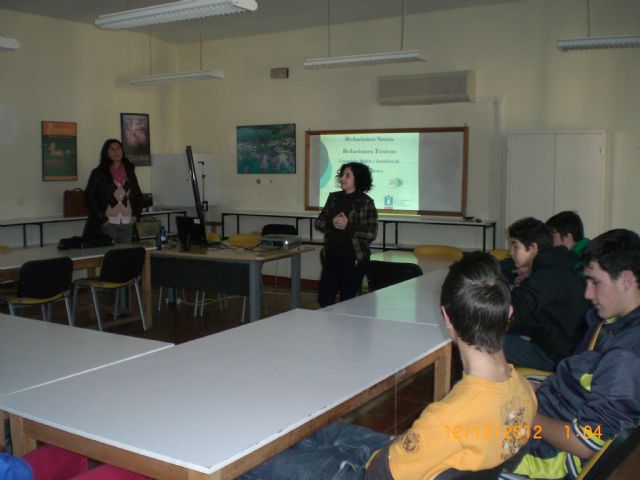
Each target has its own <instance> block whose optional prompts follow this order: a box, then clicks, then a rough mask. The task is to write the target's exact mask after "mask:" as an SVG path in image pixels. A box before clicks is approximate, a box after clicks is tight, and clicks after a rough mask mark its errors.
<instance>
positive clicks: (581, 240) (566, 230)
mask: <svg viewBox="0 0 640 480" xmlns="http://www.w3.org/2000/svg"><path fill="white" fill-rule="evenodd" d="M546 224H547V226H548V227H549V228H550V229H551V233H552V234H553V246H554V247H559V246H560V245H564V246H565V247H567V248H568V249H569V250H571V251H572V252H574V253H575V254H576V255H578V258H577V260H576V268H577V269H578V271H579V273H580V274H582V262H581V261H580V259H579V257H580V255H581V254H582V251H583V250H584V248H585V247H586V246H587V244H588V243H589V239H588V238H585V236H584V226H583V225H582V219H581V218H580V215H578V214H577V213H576V212H572V211H569V210H566V211H564V212H559V213H556V214H555V215H553V216H552V217H550V218H549V219H548V220H547V221H546ZM500 267H501V268H502V272H503V273H504V276H505V278H506V279H507V280H508V281H509V283H511V284H513V283H519V282H520V281H521V280H524V278H525V277H526V276H527V275H528V273H529V272H528V270H527V269H526V268H521V269H520V271H517V269H516V266H515V264H514V263H513V259H512V258H505V259H504V260H501V261H500Z"/></svg>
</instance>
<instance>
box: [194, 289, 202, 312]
mask: <svg viewBox="0 0 640 480" xmlns="http://www.w3.org/2000/svg"><path fill="white" fill-rule="evenodd" d="M202 296H203V297H204V292H202ZM202 301H203V302H204V298H203V299H202ZM199 302H200V290H196V300H195V301H194V302H193V318H196V317H197V316H198V305H200V303H199Z"/></svg>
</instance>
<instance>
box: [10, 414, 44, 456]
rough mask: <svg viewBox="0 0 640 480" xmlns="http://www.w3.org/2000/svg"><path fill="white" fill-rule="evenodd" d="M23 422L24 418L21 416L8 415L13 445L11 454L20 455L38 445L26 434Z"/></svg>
mask: <svg viewBox="0 0 640 480" xmlns="http://www.w3.org/2000/svg"><path fill="white" fill-rule="evenodd" d="M24 422H25V420H24V418H22V417H16V416H15V415H9V423H10V427H9V428H10V429H11V444H12V446H13V454H14V455H15V456H16V457H22V456H24V455H26V454H27V453H29V452H31V451H32V450H35V449H36V448H37V446H38V443H37V441H36V440H35V439H34V438H31V437H29V436H28V435H27V433H26V431H25V426H24Z"/></svg>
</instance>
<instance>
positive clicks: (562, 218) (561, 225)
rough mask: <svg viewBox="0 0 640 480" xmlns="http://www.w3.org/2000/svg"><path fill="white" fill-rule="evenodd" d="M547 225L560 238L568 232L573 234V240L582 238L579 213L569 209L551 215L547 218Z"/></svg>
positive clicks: (577, 240) (582, 228)
mask: <svg viewBox="0 0 640 480" xmlns="http://www.w3.org/2000/svg"><path fill="white" fill-rule="evenodd" d="M547 226H548V227H549V228H550V229H551V231H552V232H558V233H559V234H560V236H561V237H562V238H564V237H566V236H567V235H568V234H569V233H570V234H571V235H572V236H573V240H574V241H576V242H579V241H580V240H582V239H583V238H584V226H583V225H582V219H581V218H580V215H578V214H577V213H576V212H572V211H570V210H566V211H564V212H560V213H556V214H555V215H554V216H553V217H551V218H550V219H549V220H547Z"/></svg>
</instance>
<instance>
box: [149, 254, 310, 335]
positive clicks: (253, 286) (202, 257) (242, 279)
mask: <svg viewBox="0 0 640 480" xmlns="http://www.w3.org/2000/svg"><path fill="white" fill-rule="evenodd" d="M311 251H313V247H310V246H308V245H303V246H300V247H297V248H291V249H287V250H265V251H259V250H245V249H241V248H228V247H227V248H196V247H193V248H192V249H191V250H189V251H182V250H180V249H177V248H176V249H172V250H157V251H155V252H152V253H151V254H150V261H151V282H152V284H153V285H155V286H165V287H173V288H188V289H193V290H208V291H212V292H217V293H225V294H230V295H242V296H245V297H249V321H251V322H254V321H256V320H259V319H260V302H261V288H262V287H261V286H262V282H261V271H262V264H263V263H266V262H271V261H274V260H279V259H282V258H290V259H291V308H298V307H299V306H300V254H302V253H305V252H311Z"/></svg>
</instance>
